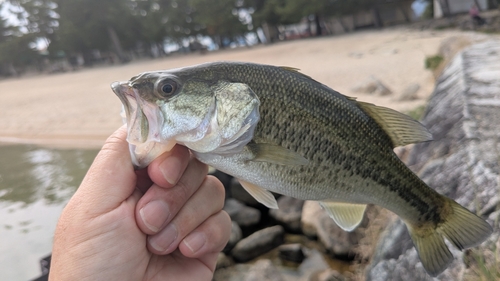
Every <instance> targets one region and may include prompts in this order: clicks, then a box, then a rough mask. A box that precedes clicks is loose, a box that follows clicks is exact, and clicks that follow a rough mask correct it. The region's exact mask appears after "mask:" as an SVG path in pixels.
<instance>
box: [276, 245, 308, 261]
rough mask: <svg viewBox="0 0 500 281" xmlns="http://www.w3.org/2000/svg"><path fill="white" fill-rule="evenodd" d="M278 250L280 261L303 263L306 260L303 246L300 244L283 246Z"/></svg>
mask: <svg viewBox="0 0 500 281" xmlns="http://www.w3.org/2000/svg"><path fill="white" fill-rule="evenodd" d="M278 250H279V257H280V259H282V260H285V261H291V262H295V263H301V262H302V261H303V260H304V258H305V256H304V252H303V251H302V245H300V244H299V243H294V244H287V245H281V246H279V248H278Z"/></svg>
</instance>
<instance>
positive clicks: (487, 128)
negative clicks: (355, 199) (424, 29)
mask: <svg viewBox="0 0 500 281" xmlns="http://www.w3.org/2000/svg"><path fill="white" fill-rule="evenodd" d="M499 73H500V44H499V41H496V40H490V41H485V42H483V43H479V44H475V45H472V46H470V47H468V48H466V49H465V50H464V51H463V52H461V53H459V54H458V55H456V56H455V58H454V59H453V60H452V61H451V62H450V64H449V65H448V66H447V67H446V68H445V70H444V72H443V74H442V76H441V77H440V78H439V79H438V82H437V85H436V89H435V91H434V93H433V95H432V96H431V98H430V100H429V105H428V108H427V110H426V113H425V115H424V117H423V119H422V123H423V124H424V125H425V126H426V127H427V128H429V130H430V132H431V133H432V134H433V136H434V141H432V142H426V143H421V144H416V145H415V146H414V148H413V149H412V151H411V152H410V155H409V156H408V163H407V164H408V165H409V166H410V167H411V168H412V169H413V171H414V172H416V173H417V174H418V175H419V176H420V178H421V179H422V180H423V181H424V182H426V183H427V184H429V185H430V186H431V187H432V188H435V189H436V190H437V191H438V192H439V193H441V194H444V195H446V196H448V197H450V198H453V199H455V200H456V201H457V202H458V203H460V204H462V205H463V206H464V207H466V208H468V209H469V210H471V211H472V212H478V213H479V214H480V215H481V216H482V217H483V218H487V221H488V222H489V223H490V224H491V225H494V226H495V229H494V233H498V232H499V229H498V224H493V222H494V221H495V220H498V215H500V213H499V214H498V215H496V216H495V215H492V212H493V211H494V210H495V208H493V207H492V206H494V205H495V204H498V203H495V202H498V178H499V177H500V167H499V164H498V159H499V157H500V144H499V142H498V137H499V133H498V132H500V98H499V95H498V93H500V82H499V80H498V79H489V77H493V76H495V75H496V76H497V77H498V74H499ZM498 239H499V238H498V236H496V235H492V236H491V237H490V238H489V239H488V240H487V241H485V242H484V243H483V244H481V245H480V246H478V247H476V248H474V249H473V250H472V251H473V252H476V253H479V255H483V256H482V257H480V258H478V259H482V258H484V263H485V264H488V263H494V261H492V259H494V257H493V258H492V257H490V255H487V254H485V253H488V252H494V249H493V248H494V245H495V243H498ZM450 250H451V252H452V253H453V255H454V256H455V259H454V261H453V263H452V264H451V265H450V266H449V267H448V269H447V270H445V271H444V272H443V273H442V274H440V275H438V276H437V277H436V278H435V280H464V276H475V275H474V274H476V273H474V272H477V271H478V269H477V268H478V266H477V265H474V263H473V264H472V265H470V266H469V265H467V266H466V265H465V263H464V253H467V252H470V251H464V252H461V251H459V250H456V249H454V248H453V247H450ZM476 263H477V261H476ZM465 279H467V278H465ZM478 279H479V278H478ZM367 280H372V281H374V280H431V278H430V277H429V275H427V273H426V272H425V270H424V269H423V267H422V265H421V263H420V260H419V258H418V255H417V252H416V250H415V248H414V247H412V242H411V240H410V238H409V235H408V232H407V230H406V227H405V225H404V223H402V222H401V221H400V220H398V221H396V222H395V223H394V224H393V225H392V226H391V227H390V229H389V231H387V234H386V235H385V236H384V237H383V238H382V239H381V241H380V243H379V246H378V247H377V250H376V253H375V257H374V258H373V260H372V264H371V266H370V268H369V269H368V270H367Z"/></svg>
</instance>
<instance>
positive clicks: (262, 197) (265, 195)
mask: <svg viewBox="0 0 500 281" xmlns="http://www.w3.org/2000/svg"><path fill="white" fill-rule="evenodd" d="M238 181H239V182H240V183H241V186H243V188H244V189H245V190H246V191H247V192H248V193H250V195H252V197H253V198H255V200H257V202H259V203H261V204H262V205H264V206H266V207H268V208H269V209H278V202H276V198H274V195H273V194H272V193H271V192H269V191H267V190H265V189H264V188H262V187H260V186H257V185H255V184H253V183H249V182H246V181H243V180H240V179H238Z"/></svg>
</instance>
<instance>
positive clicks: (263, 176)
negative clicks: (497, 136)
mask: <svg viewBox="0 0 500 281" xmlns="http://www.w3.org/2000/svg"><path fill="white" fill-rule="evenodd" d="M165 83H166V84H168V85H169V87H167V89H174V88H175V91H172V92H168V93H165V92H164V91H163V90H162V89H157V88H155V87H157V85H163V84H165ZM112 88H113V90H114V91H115V93H116V94H117V95H118V96H119V97H120V99H121V100H122V102H123V103H124V106H125V107H126V108H128V109H127V110H126V113H127V115H130V116H132V113H134V110H136V111H138V112H139V111H141V110H150V108H154V106H151V104H156V105H158V106H157V109H156V111H157V112H156V113H158V114H156V115H155V114H151V113H149V115H147V116H152V117H151V118H160V117H158V116H161V118H163V119H164V120H160V121H158V120H149V119H147V120H146V119H145V118H146V117H145V116H146V115H145V114H142V115H141V114H136V115H134V116H138V117H136V118H135V119H134V118H131V117H130V116H127V120H128V124H127V125H128V127H129V128H142V129H144V128H149V127H148V126H145V125H144V126H140V127H139V126H137V124H135V123H137V122H140V124H149V123H152V124H163V126H164V127H163V128H157V131H161V132H163V134H162V136H161V139H160V140H159V141H157V140H146V141H145V142H144V143H143V144H140V143H134V144H133V145H131V147H133V148H134V149H137V147H138V148H140V149H139V151H141V153H142V152H144V150H146V152H147V153H146V155H147V156H148V157H146V158H144V159H145V160H142V161H140V160H138V161H137V162H138V163H135V164H136V165H137V166H140V167H144V166H146V165H148V164H149V162H150V161H152V159H154V157H156V156H158V155H159V154H161V153H162V152H163V151H164V149H163V150H162V149H161V148H162V146H163V145H165V146H166V144H165V143H170V142H172V141H176V140H177V142H179V143H180V144H181V145H185V146H187V147H188V148H191V150H192V152H193V154H194V155H195V157H197V158H198V159H199V160H200V161H201V162H204V163H206V164H208V165H211V166H213V167H215V168H217V169H219V170H221V171H223V172H226V173H228V174H230V175H232V176H234V177H235V178H237V179H239V180H240V182H241V183H242V186H243V187H244V188H245V189H246V190H247V191H248V192H249V193H250V194H251V195H252V196H254V197H255V198H256V199H257V201H259V202H261V203H263V204H264V205H266V206H268V207H270V208H276V207H277V203H276V200H275V199H274V196H273V195H272V194H271V193H269V191H273V192H276V193H280V194H284V195H288V196H292V197H295V198H299V199H304V200H317V201H319V203H320V205H321V206H322V207H323V208H324V209H325V210H326V211H327V213H328V214H329V215H330V217H331V218H332V219H334V220H335V222H336V223H337V224H338V225H339V226H340V227H342V228H343V229H345V230H347V231H351V230H353V229H354V228H355V227H356V226H357V225H358V224H359V223H360V222H361V220H362V218H363V213H364V210H365V208H366V204H376V205H380V206H382V207H384V208H387V209H388V210H391V211H392V212H394V213H396V214H397V215H398V216H400V217H401V218H402V219H403V220H404V221H405V223H406V225H407V226H408V229H409V232H410V236H411V238H412V240H413V241H414V244H415V247H416V249H417V251H418V254H419V256H420V259H421V261H422V264H423V266H424V268H425V269H426V270H427V271H428V272H429V273H430V274H431V275H433V276H436V275H437V274H439V273H440V272H442V271H443V270H445V269H446V267H447V266H448V265H449V264H450V263H451V261H452V260H453V255H452V254H451V252H450V251H449V249H448V247H447V245H446V244H445V242H444V239H445V238H446V239H448V241H450V242H452V244H453V245H454V246H456V247H457V248H459V249H463V248H469V247H472V246H475V245H477V244H479V243H480V242H482V241H484V240H485V239H486V238H487V237H488V236H489V235H490V234H491V232H492V228H491V226H490V225H489V224H488V223H486V222H485V221H484V220H483V219H481V218H479V217H478V216H476V215H474V214H473V213H471V212H470V211H468V210H467V209H465V208H463V207H462V206H460V205H459V204H458V203H456V202H455V201H453V200H452V199H449V198H447V197H445V196H443V195H441V194H439V193H437V192H436V191H434V190H433V189H432V188H430V187H428V186H427V185H426V184H425V183H424V182H423V181H422V180H420V179H419V178H418V177H417V176H416V175H415V174H414V173H413V172H412V171H411V170H410V169H409V168H408V167H406V165H405V164H404V163H403V162H401V161H400V160H399V158H398V157H397V156H396V154H395V153H394V151H393V148H394V147H396V146H399V145H406V144H408V143H415V142H420V141H429V140H430V139H431V135H430V133H429V132H428V131H427V130H426V129H425V128H424V127H423V126H422V125H421V124H420V123H418V122H417V121H415V120H413V119H411V118H409V117H408V116H406V115H403V114H401V113H398V112H396V111H393V110H391V109H388V108H383V107H378V106H375V105H372V104H367V103H364V102H359V101H356V100H355V99H353V98H349V97H346V96H344V95H342V94H340V93H338V92H336V91H334V90H332V89H330V88H328V87H327V86H325V85H323V84H321V83H319V82H317V81H315V80H313V79H312V78H310V77H308V76H306V75H304V74H301V73H299V72H298V71H297V70H296V69H294V68H289V67H276V66H269V65H260V64H251V63H238V62H216V63H207V64H202V65H196V66H192V67H186V68H180V69H172V70H165V71H152V72H145V73H143V74H140V75H138V76H136V77H134V78H132V79H131V80H130V81H125V82H115V83H114V84H113V85H112ZM162 91H163V92H162ZM137 92H139V95H137V94H136V93H137ZM228 93H232V94H231V95H235V97H232V96H231V95H229V94H228ZM136 96H140V97H141V99H143V101H145V102H149V103H151V104H150V106H149V107H147V108H148V109H147V108H141V107H140V106H136V107H134V106H132V105H131V104H133V103H137V104H140V102H139V101H137V100H135V101H134V100H133V98H132V97H136ZM237 97H240V98H237ZM243 97H244V98H243ZM215 105H217V106H222V108H221V109H222V110H221V111H223V112H217V110H211V108H217V107H216V106H215ZM257 106H258V107H257ZM252 107H253V110H250V109H251V108H252ZM231 111H232V113H231ZM218 114H219V115H218ZM227 114H229V115H227ZM223 116H233V118H232V120H231V122H225V123H220V122H217V121H216V120H219V119H217V118H223ZM148 118H149V117H148ZM186 120H190V121H189V122H187V121H186ZM220 120H222V119H220ZM176 123H182V124H183V125H182V126H176ZM238 124H239V125H238ZM221 126H239V127H230V128H229V127H228V128H229V129H230V130H227V129H228V128H223V127H221ZM160 129H161V130H160ZM225 129H226V130H225ZM224 130H225V131H227V132H234V136H233V137H230V138H229V139H225V140H223V141H222V142H221V145H220V146H219V147H216V148H214V149H213V150H212V151H206V150H204V151H199V150H200V149H198V150H196V149H194V148H200V146H199V143H200V142H201V141H202V140H203V139H204V138H207V140H211V139H212V138H214V139H217V140H220V138H217V136H218V133H219V132H222V131H224ZM167 132H168V133H167ZM137 133H138V132H137V130H135V131H134V130H132V131H129V135H130V134H137ZM142 133H144V132H142ZM193 136H196V138H195V137H193ZM208 136H210V138H208ZM199 137H201V139H197V138H199ZM135 139H137V138H135ZM179 140H182V141H179ZM151 143H153V144H154V145H151ZM197 143H198V144H197ZM201 143H202V144H203V145H205V143H203V142H201ZM223 144H224V145H223ZM150 147H159V148H158V149H156V148H155V149H151V151H150V152H148V149H150ZM209 147H211V146H209ZM134 149H131V152H132V154H133V156H134V154H137V155H139V156H140V155H142V154H140V153H137V152H135V151H137V150H134ZM137 155H136V156H135V157H133V159H139V156H137Z"/></svg>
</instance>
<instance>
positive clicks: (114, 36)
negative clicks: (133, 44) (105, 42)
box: [107, 26, 128, 63]
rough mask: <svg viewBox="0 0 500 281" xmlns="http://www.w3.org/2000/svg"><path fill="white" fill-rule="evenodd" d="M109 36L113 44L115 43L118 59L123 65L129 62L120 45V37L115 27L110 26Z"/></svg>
mask: <svg viewBox="0 0 500 281" xmlns="http://www.w3.org/2000/svg"><path fill="white" fill-rule="evenodd" d="M107 29H108V34H109V38H110V39H111V42H112V43H113V48H114V49H115V52H116V55H117V56H118V59H119V60H120V62H121V63H125V62H127V61H128V60H127V58H126V57H125V54H124V53H123V49H122V45H121V43H120V39H119V38H118V35H117V34H116V31H115V29H114V28H113V27H111V26H108V27H107Z"/></svg>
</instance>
